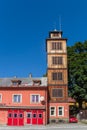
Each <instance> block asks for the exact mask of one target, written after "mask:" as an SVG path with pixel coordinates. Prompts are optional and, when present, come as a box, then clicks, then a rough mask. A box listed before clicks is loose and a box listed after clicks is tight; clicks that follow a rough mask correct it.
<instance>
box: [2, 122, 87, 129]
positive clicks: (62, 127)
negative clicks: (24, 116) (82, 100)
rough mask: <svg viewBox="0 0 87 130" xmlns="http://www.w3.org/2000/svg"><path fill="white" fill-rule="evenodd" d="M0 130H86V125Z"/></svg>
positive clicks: (9, 127) (4, 127) (24, 127)
mask: <svg viewBox="0 0 87 130" xmlns="http://www.w3.org/2000/svg"><path fill="white" fill-rule="evenodd" d="M0 130H87V124H79V123H77V124H76V123H74V124H73V123H71V124H57V125H54V124H53V125H46V126H22V127H16V126H15V127H13V126H0Z"/></svg>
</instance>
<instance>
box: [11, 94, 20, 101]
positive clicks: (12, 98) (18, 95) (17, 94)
mask: <svg viewBox="0 0 87 130" xmlns="http://www.w3.org/2000/svg"><path fill="white" fill-rule="evenodd" d="M15 95H16V96H20V102H18V101H17V102H14V96H15ZM17 100H18V99H17ZM12 102H13V103H22V94H12Z"/></svg>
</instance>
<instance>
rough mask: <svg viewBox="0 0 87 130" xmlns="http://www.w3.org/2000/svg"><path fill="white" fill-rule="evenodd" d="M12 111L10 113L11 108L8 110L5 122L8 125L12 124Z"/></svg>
mask: <svg viewBox="0 0 87 130" xmlns="http://www.w3.org/2000/svg"><path fill="white" fill-rule="evenodd" d="M12 119H13V113H12V110H8V122H7V124H8V125H10V126H11V125H12V124H13V120H12Z"/></svg>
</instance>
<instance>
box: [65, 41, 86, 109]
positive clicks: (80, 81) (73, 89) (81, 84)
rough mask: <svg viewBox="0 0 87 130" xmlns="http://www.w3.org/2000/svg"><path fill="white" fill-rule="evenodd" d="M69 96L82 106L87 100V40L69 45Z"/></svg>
mask: <svg viewBox="0 0 87 130" xmlns="http://www.w3.org/2000/svg"><path fill="white" fill-rule="evenodd" d="M67 53H68V85H69V96H71V97H73V98H74V99H75V100H76V101H77V102H78V103H79V108H80V109H81V108H82V102H83V101H87V41H85V42H83V43H81V42H77V43H75V45H73V46H68V47H67Z"/></svg>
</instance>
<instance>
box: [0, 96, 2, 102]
mask: <svg viewBox="0 0 87 130" xmlns="http://www.w3.org/2000/svg"><path fill="white" fill-rule="evenodd" d="M0 102H2V94H0Z"/></svg>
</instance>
